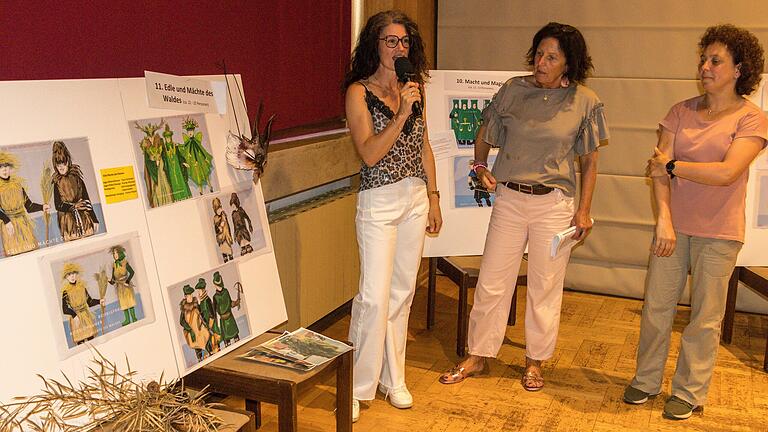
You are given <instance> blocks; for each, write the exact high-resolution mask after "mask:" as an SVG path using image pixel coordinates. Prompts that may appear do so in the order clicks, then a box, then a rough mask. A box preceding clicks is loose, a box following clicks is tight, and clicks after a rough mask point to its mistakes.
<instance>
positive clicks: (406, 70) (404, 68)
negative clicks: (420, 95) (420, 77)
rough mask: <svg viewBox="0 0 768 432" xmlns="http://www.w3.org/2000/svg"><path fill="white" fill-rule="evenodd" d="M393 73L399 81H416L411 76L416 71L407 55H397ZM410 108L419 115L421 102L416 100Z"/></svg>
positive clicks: (413, 75)
mask: <svg viewBox="0 0 768 432" xmlns="http://www.w3.org/2000/svg"><path fill="white" fill-rule="evenodd" d="M395 73H396V74H397V80H398V81H400V82H401V83H407V82H416V81H415V80H414V79H413V77H415V76H416V73H415V72H414V70H413V64H411V61H410V60H408V57H398V58H396V59H395ZM411 110H412V111H413V113H414V114H416V115H417V116H419V117H421V113H422V111H421V102H420V101H416V102H414V103H413V105H411Z"/></svg>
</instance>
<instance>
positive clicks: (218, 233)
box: [203, 182, 269, 263]
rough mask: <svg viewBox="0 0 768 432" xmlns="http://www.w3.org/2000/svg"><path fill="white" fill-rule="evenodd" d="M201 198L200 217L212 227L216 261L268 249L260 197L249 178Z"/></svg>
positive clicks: (246, 255) (239, 257) (262, 251)
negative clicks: (202, 207)
mask: <svg viewBox="0 0 768 432" xmlns="http://www.w3.org/2000/svg"><path fill="white" fill-rule="evenodd" d="M203 202H204V203H205V205H204V211H203V221H204V223H205V225H208V226H211V227H212V229H211V230H210V231H209V232H210V233H211V234H210V235H209V238H210V241H211V243H210V245H211V246H210V249H211V250H215V251H216V253H215V255H216V259H217V260H218V262H219V263H226V262H229V261H231V260H233V259H245V258H243V257H252V256H256V255H260V254H262V253H265V252H267V251H269V245H268V243H267V237H266V232H267V230H268V229H269V228H268V226H267V225H266V223H265V222H266V218H265V217H264V213H266V211H265V210H264V201H263V198H261V195H260V194H259V193H258V191H257V190H256V189H255V187H254V185H253V183H252V182H245V183H241V184H238V185H235V186H233V187H229V188H226V189H225V190H222V191H221V192H218V193H216V194H213V195H211V196H209V197H206V198H205V199H204V200H203ZM230 217H231V219H230Z"/></svg>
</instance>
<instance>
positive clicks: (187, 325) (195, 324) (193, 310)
mask: <svg viewBox="0 0 768 432" xmlns="http://www.w3.org/2000/svg"><path fill="white" fill-rule="evenodd" d="M183 290H184V299H183V300H181V303H179V309H180V311H181V315H180V316H179V325H181V328H182V329H183V331H184V341H185V342H186V343H187V346H188V347H189V348H191V349H193V350H194V351H195V356H197V361H201V360H203V359H204V358H205V357H207V355H210V348H211V331H210V329H208V326H207V325H206V324H205V321H204V320H203V316H202V314H200V303H199V302H198V300H197V297H195V296H194V295H192V294H193V293H194V292H195V290H194V289H193V288H192V287H191V286H189V284H187V285H184V288H183Z"/></svg>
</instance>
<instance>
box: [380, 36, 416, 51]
mask: <svg viewBox="0 0 768 432" xmlns="http://www.w3.org/2000/svg"><path fill="white" fill-rule="evenodd" d="M379 40H383V41H384V45H386V46H387V47H389V48H397V44H398V43H402V44H403V48H408V47H410V46H411V37H410V36H403V37H397V36H395V35H387V36H384V37H383V38H379Z"/></svg>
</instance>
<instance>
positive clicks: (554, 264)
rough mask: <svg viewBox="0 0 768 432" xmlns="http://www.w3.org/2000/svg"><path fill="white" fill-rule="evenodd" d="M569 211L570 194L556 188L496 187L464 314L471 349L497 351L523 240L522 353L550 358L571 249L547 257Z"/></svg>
mask: <svg viewBox="0 0 768 432" xmlns="http://www.w3.org/2000/svg"><path fill="white" fill-rule="evenodd" d="M573 210H574V208H573V198H570V197H567V196H565V195H564V194H563V193H562V191H560V189H555V190H554V191H552V192H550V193H548V194H546V195H528V194H524V193H520V192H516V191H513V190H511V189H508V188H507V187H505V186H502V185H499V186H498V188H497V189H496V201H494V203H493V212H492V213H491V220H490V223H489V225H488V235H487V237H486V239H485V250H484V252H483V258H482V262H481V263H480V275H479V277H478V281H477V287H476V288H475V300H474V304H473V305H472V311H471V312H470V315H469V336H468V343H469V353H470V354H474V355H478V356H482V357H496V355H497V354H498V353H499V349H500V348H501V344H502V342H503V341H504V335H505V333H506V330H507V317H508V316H509V308H510V305H511V302H512V294H513V293H514V291H515V286H516V285H517V274H518V272H519V270H520V260H521V259H522V257H523V253H524V252H525V246H526V244H527V245H528V289H527V290H526V292H527V296H526V304H525V355H526V356H528V357H529V358H531V359H534V360H546V359H548V358H550V357H552V354H553V353H554V351H555V342H556V341H557V332H558V328H559V326H560V305H561V303H562V300H563V280H564V279H565V268H566V266H567V265H568V258H569V257H570V250H562V251H561V252H560V253H559V254H558V255H557V256H556V257H555V258H551V257H550V247H551V244H552V237H553V236H554V235H555V234H556V233H558V232H560V231H562V230H564V229H566V228H568V226H569V225H570V222H571V219H572V218H573Z"/></svg>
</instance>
